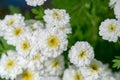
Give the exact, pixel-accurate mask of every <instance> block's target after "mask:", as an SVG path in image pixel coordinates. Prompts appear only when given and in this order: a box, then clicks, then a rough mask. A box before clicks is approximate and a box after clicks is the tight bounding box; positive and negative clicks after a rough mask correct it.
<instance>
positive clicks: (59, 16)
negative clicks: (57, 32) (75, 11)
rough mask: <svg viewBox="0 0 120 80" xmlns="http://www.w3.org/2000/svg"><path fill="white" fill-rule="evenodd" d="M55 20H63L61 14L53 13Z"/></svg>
mask: <svg viewBox="0 0 120 80" xmlns="http://www.w3.org/2000/svg"><path fill="white" fill-rule="evenodd" d="M53 18H54V19H58V20H61V14H60V13H59V12H54V13H53Z"/></svg>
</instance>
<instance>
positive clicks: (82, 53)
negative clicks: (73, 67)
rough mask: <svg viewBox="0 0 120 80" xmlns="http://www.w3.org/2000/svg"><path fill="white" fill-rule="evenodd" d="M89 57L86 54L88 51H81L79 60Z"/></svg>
mask: <svg viewBox="0 0 120 80" xmlns="http://www.w3.org/2000/svg"><path fill="white" fill-rule="evenodd" d="M86 56H87V53H86V51H80V53H79V56H78V57H79V58H80V59H81V58H85V57H86Z"/></svg>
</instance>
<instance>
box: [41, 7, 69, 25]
mask: <svg viewBox="0 0 120 80" xmlns="http://www.w3.org/2000/svg"><path fill="white" fill-rule="evenodd" d="M43 18H44V20H45V22H46V23H47V24H51V25H65V24H67V23H69V20H70V17H69V14H68V13H66V11H65V10H63V9H52V10H50V9H47V10H45V15H44V16H43Z"/></svg>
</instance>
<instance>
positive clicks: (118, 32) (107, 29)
mask: <svg viewBox="0 0 120 80" xmlns="http://www.w3.org/2000/svg"><path fill="white" fill-rule="evenodd" d="M99 35H100V36H102V39H104V40H108V41H110V42H111V41H112V42H117V40H118V37H119V36H120V23H119V22H118V21H117V20H115V19H106V20H105V21H103V22H102V23H101V25H100V27H99Z"/></svg>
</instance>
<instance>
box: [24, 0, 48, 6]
mask: <svg viewBox="0 0 120 80" xmlns="http://www.w3.org/2000/svg"><path fill="white" fill-rule="evenodd" d="M25 1H26V2H27V4H28V5H30V6H41V5H43V4H44V2H45V1H47V0H25Z"/></svg>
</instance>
